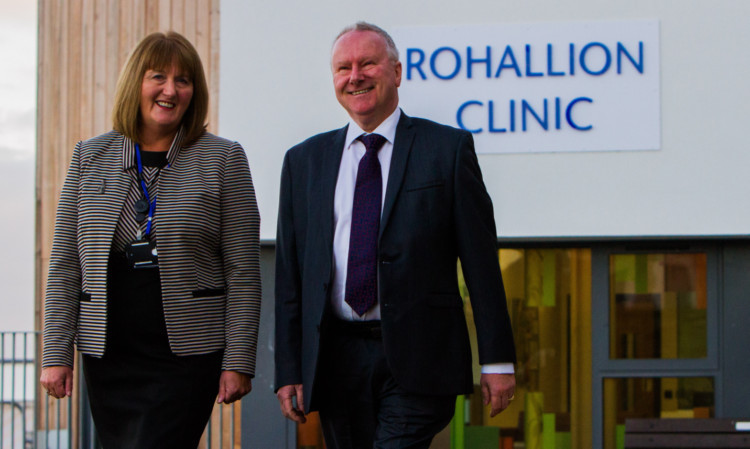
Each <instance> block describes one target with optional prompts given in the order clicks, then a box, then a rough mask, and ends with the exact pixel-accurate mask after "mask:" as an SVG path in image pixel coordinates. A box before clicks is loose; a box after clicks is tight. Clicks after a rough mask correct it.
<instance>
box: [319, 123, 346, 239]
mask: <svg viewBox="0 0 750 449" xmlns="http://www.w3.org/2000/svg"><path fill="white" fill-rule="evenodd" d="M348 127H349V125H347V126H345V127H343V128H341V129H340V130H338V131H337V132H336V133H334V134H333V138H332V139H331V140H330V142H329V144H328V145H327V146H326V148H323V149H322V152H323V158H322V165H321V167H320V169H321V173H320V192H319V194H320V197H319V198H318V199H319V200H320V201H317V204H316V205H315V206H314V207H319V211H320V215H318V217H319V220H318V226H320V227H321V231H322V236H323V238H324V239H325V241H324V244H325V246H323V248H332V247H333V231H334V227H333V221H334V220H333V202H334V197H335V195H336V182H337V181H338V176H339V167H340V166H341V154H342V152H343V151H344V141H345V139H346V131H347V128H348Z"/></svg>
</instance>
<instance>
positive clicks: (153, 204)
mask: <svg viewBox="0 0 750 449" xmlns="http://www.w3.org/2000/svg"><path fill="white" fill-rule="evenodd" d="M135 158H136V161H137V162H138V180H139V181H140V183H141V190H142V191H143V195H144V196H145V197H146V201H147V202H148V219H147V221H146V236H148V235H150V234H151V224H152V222H153V219H154V212H155V211H156V195H154V199H153V200H151V199H150V198H149V196H148V187H146V181H144V180H143V162H142V161H141V147H140V146H139V145H138V144H135Z"/></svg>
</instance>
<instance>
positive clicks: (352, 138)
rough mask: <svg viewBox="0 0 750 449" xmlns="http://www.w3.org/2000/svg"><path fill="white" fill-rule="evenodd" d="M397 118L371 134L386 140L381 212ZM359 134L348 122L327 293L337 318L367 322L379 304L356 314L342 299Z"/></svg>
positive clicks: (500, 368)
mask: <svg viewBox="0 0 750 449" xmlns="http://www.w3.org/2000/svg"><path fill="white" fill-rule="evenodd" d="M400 118H401V109H400V108H398V107H396V110H395V111H393V114H391V115H390V116H389V117H388V118H386V119H385V120H383V122H382V123H381V124H380V125H379V126H378V127H377V128H375V130H374V131H373V133H375V134H380V135H381V136H383V137H385V139H386V142H385V143H384V144H383V146H382V147H381V148H380V151H379V152H378V161H380V173H381V175H382V177H383V196H382V198H381V200H380V201H381V202H380V204H381V208H380V210H381V213H382V210H383V203H384V202H385V194H386V186H387V185H388V173H389V172H390V168H391V156H393V142H394V140H395V138H396V126H397V125H398V121H399V119H400ZM362 134H368V133H366V132H365V131H363V130H362V128H360V127H359V125H357V123H355V122H354V121H353V120H350V121H349V127H348V129H347V132H346V139H345V140H344V151H343V153H342V155H341V165H340V166H339V176H338V178H337V181H336V193H335V196H334V202H333V219H334V227H335V228H334V233H333V263H334V277H333V290H332V292H331V293H332V294H331V305H332V306H333V311H334V313H335V314H336V316H337V317H339V318H340V319H342V320H347V321H369V320H379V319H380V303H379V302H378V303H376V304H375V305H374V306H373V307H372V308H370V310H368V311H367V312H365V314H364V315H362V316H360V315H357V312H355V311H354V310H352V308H351V307H350V306H349V304H347V303H346V301H345V296H346V270H347V265H348V261H349V236H350V234H351V225H352V206H353V204H354V188H355V186H356V183H357V170H358V168H359V161H360V159H362V156H364V155H365V145H364V144H363V143H362V142H360V141H359V140H357V137H359V136H361V135H362ZM513 372H514V370H513V364H512V363H494V364H489V365H482V373H503V374H506V373H513Z"/></svg>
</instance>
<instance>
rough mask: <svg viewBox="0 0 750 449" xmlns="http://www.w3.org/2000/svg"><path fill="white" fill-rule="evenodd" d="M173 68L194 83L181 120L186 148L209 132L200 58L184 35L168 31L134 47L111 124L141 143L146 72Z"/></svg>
mask: <svg viewBox="0 0 750 449" xmlns="http://www.w3.org/2000/svg"><path fill="white" fill-rule="evenodd" d="M172 65H174V66H175V68H176V69H177V70H178V71H180V72H182V73H183V74H184V75H185V76H187V77H189V78H190V80H191V81H192V83H193V98H192V99H191V101H190V106H188V108H187V110H186V111H185V115H184V116H183V117H182V126H183V127H184V129H185V134H184V135H185V137H184V138H183V141H182V145H187V144H189V143H191V142H193V141H194V140H196V139H197V138H198V137H200V136H201V134H203V133H204V132H205V131H206V115H207V114H208V85H207V84H206V75H205V73H204V72H203V64H201V59H200V56H198V52H197V51H196V50H195V47H193V45H192V44H191V43H190V41H188V40H187V39H185V37H184V36H182V35H181V34H179V33H177V32H175V31H169V32H167V33H166V34H164V33H151V34H149V35H148V36H146V37H145V38H143V40H141V42H139V43H138V45H137V46H136V47H135V49H134V50H133V52H132V53H131V55H130V58H129V59H128V62H127V63H126V64H125V67H123V69H122V72H120V78H119V79H118V80H117V90H116V92H115V104H114V108H113V111H112V122H113V123H112V125H113V128H114V129H115V131H118V132H120V133H122V134H123V135H125V136H126V137H128V138H129V139H131V140H133V141H135V142H140V137H141V136H140V125H141V123H142V119H141V110H140V105H141V86H142V84H143V76H144V74H145V73H146V70H167V69H169V68H170V67H171V66H172Z"/></svg>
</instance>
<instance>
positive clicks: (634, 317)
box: [610, 253, 707, 359]
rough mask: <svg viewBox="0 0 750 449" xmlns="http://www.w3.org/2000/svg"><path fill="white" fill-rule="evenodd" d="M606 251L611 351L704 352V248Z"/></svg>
mask: <svg viewBox="0 0 750 449" xmlns="http://www.w3.org/2000/svg"><path fill="white" fill-rule="evenodd" d="M610 257H611V258H610V357H611V358H613V359H678V358H679V359H682V358H704V357H706V305H707V304H706V303H707V288H706V254H705V253H694V254H616V255H612V256H610Z"/></svg>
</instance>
